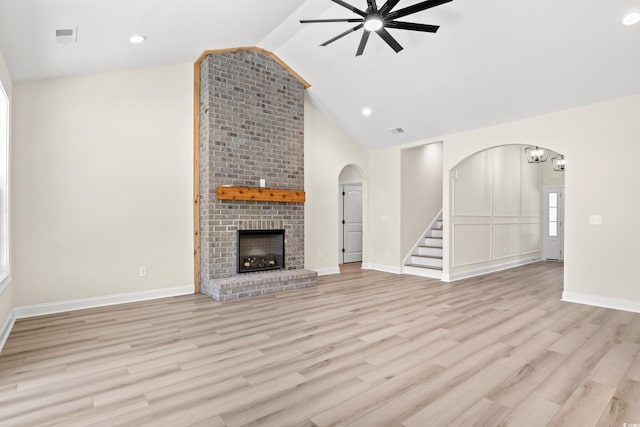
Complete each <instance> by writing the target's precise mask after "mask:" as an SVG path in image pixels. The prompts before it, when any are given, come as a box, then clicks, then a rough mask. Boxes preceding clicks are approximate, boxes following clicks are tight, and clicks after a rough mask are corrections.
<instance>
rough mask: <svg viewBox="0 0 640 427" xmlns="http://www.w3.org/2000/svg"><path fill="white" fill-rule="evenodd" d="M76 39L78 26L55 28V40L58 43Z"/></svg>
mask: <svg viewBox="0 0 640 427" xmlns="http://www.w3.org/2000/svg"><path fill="white" fill-rule="evenodd" d="M77 41H78V28H61V29H58V30H56V42H57V43H60V44H70V43H76V42H77Z"/></svg>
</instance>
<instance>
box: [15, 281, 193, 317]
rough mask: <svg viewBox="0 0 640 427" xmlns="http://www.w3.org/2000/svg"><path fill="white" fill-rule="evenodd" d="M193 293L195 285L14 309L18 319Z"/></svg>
mask: <svg viewBox="0 0 640 427" xmlns="http://www.w3.org/2000/svg"><path fill="white" fill-rule="evenodd" d="M190 294H193V285H189V286H178V287H175V288H164V289H154V290H150V291H141V292H130V293H126V294H116V295H105V296H101V297H93V298H82V299H75V300H68V301H56V302H48V303H44V304H33V305H23V306H20V307H16V308H14V309H13V311H14V313H15V317H16V319H21V318H23V317H33V316H42V315H45V314H54V313H62V312H66V311H74V310H83V309H85V308H94V307H104V306H108V305H115V304H126V303H129V302H137V301H147V300H152V299H159V298H167V297H175V296H181V295H190Z"/></svg>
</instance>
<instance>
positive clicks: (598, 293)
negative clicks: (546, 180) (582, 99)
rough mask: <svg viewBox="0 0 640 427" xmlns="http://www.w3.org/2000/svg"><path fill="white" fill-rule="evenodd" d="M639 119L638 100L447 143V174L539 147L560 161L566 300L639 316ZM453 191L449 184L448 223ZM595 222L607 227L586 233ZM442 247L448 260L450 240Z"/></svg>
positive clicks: (446, 192)
mask: <svg viewBox="0 0 640 427" xmlns="http://www.w3.org/2000/svg"><path fill="white" fill-rule="evenodd" d="M639 117H640V96H634V97H628V98H622V99H617V100H613V101H609V102H603V103H598V104H594V105H590V106H586V107H582V108H577V109H572V110H567V111H562V112H557V113H552V114H547V115H544V116H538V117H534V118H530V119H527V120H521V121H516V122H510V123H505V124H502V125H498V126H493V127H489V128H484V129H478V130H475V131H471V132H465V133H460V134H455V135H450V136H448V137H446V138H444V141H445V145H444V170H445V173H446V174H448V173H449V171H450V170H451V169H452V168H453V167H455V166H456V165H457V164H458V163H459V162H460V161H462V160H463V159H465V158H466V157H468V156H470V155H471V154H474V153H476V152H479V151H482V150H484V149H486V148H490V147H494V146H498V145H505V144H526V145H539V146H543V147H549V148H552V149H553V150H555V151H557V152H560V153H563V154H564V155H565V156H566V157H567V160H568V161H567V170H566V172H565V189H566V195H567V196H566V200H565V297H570V298H571V299H573V300H578V298H579V297H584V299H583V300H586V299H587V298H591V301H598V302H599V303H601V304H604V303H605V302H607V301H608V302H609V303H612V302H613V303H615V302H621V301H626V302H627V303H628V304H631V305H632V306H633V307H635V308H636V309H637V310H640V286H638V277H640V268H639V267H638V261H637V255H638V241H640V227H638V225H637V224H638V212H639V211H640V187H639V186H638V182H640V168H639V167H638V159H639V158H640V120H638V118H639ZM612 154H613V155H614V156H612ZM612 157H615V161H611V159H612ZM449 190H450V188H449V182H448V180H447V181H445V182H444V199H445V204H444V206H445V211H446V212H445V217H448V216H449V215H450V212H449ZM590 214H601V215H602V218H603V224H602V225H600V226H592V225H589V215H590ZM444 243H445V258H447V257H448V255H447V252H448V248H449V245H450V242H449V236H448V235H447V234H445V241H444ZM448 262H450V260H449V259H445V266H446V265H447V264H448ZM444 273H447V274H448V273H449V272H448V271H447V270H446V267H445V272H444ZM613 303H612V304H609V305H613Z"/></svg>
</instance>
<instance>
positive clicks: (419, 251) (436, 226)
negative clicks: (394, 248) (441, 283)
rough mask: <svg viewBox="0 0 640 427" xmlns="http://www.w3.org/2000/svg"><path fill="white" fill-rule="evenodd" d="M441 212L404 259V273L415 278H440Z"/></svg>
mask: <svg viewBox="0 0 640 427" xmlns="http://www.w3.org/2000/svg"><path fill="white" fill-rule="evenodd" d="M442 235H443V223H442V212H441V213H440V214H439V215H438V217H437V218H436V219H435V220H434V221H433V223H432V224H431V225H430V226H429V229H428V230H427V231H426V232H425V234H424V236H423V237H421V238H420V240H419V241H418V243H417V244H416V246H415V247H414V248H413V250H412V251H411V255H410V256H408V257H407V258H406V259H405V264H404V272H405V273H406V274H413V275H415V276H424V277H431V278H434V279H441V278H442Z"/></svg>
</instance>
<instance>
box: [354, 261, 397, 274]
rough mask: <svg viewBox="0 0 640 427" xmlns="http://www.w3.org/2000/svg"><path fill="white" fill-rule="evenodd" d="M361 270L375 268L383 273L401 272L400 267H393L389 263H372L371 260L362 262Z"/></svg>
mask: <svg viewBox="0 0 640 427" xmlns="http://www.w3.org/2000/svg"><path fill="white" fill-rule="evenodd" d="M362 269H363V270H376V271H383V272H385V273H393V274H402V267H393V266H391V265H383V264H374V263H371V262H367V263H362Z"/></svg>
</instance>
